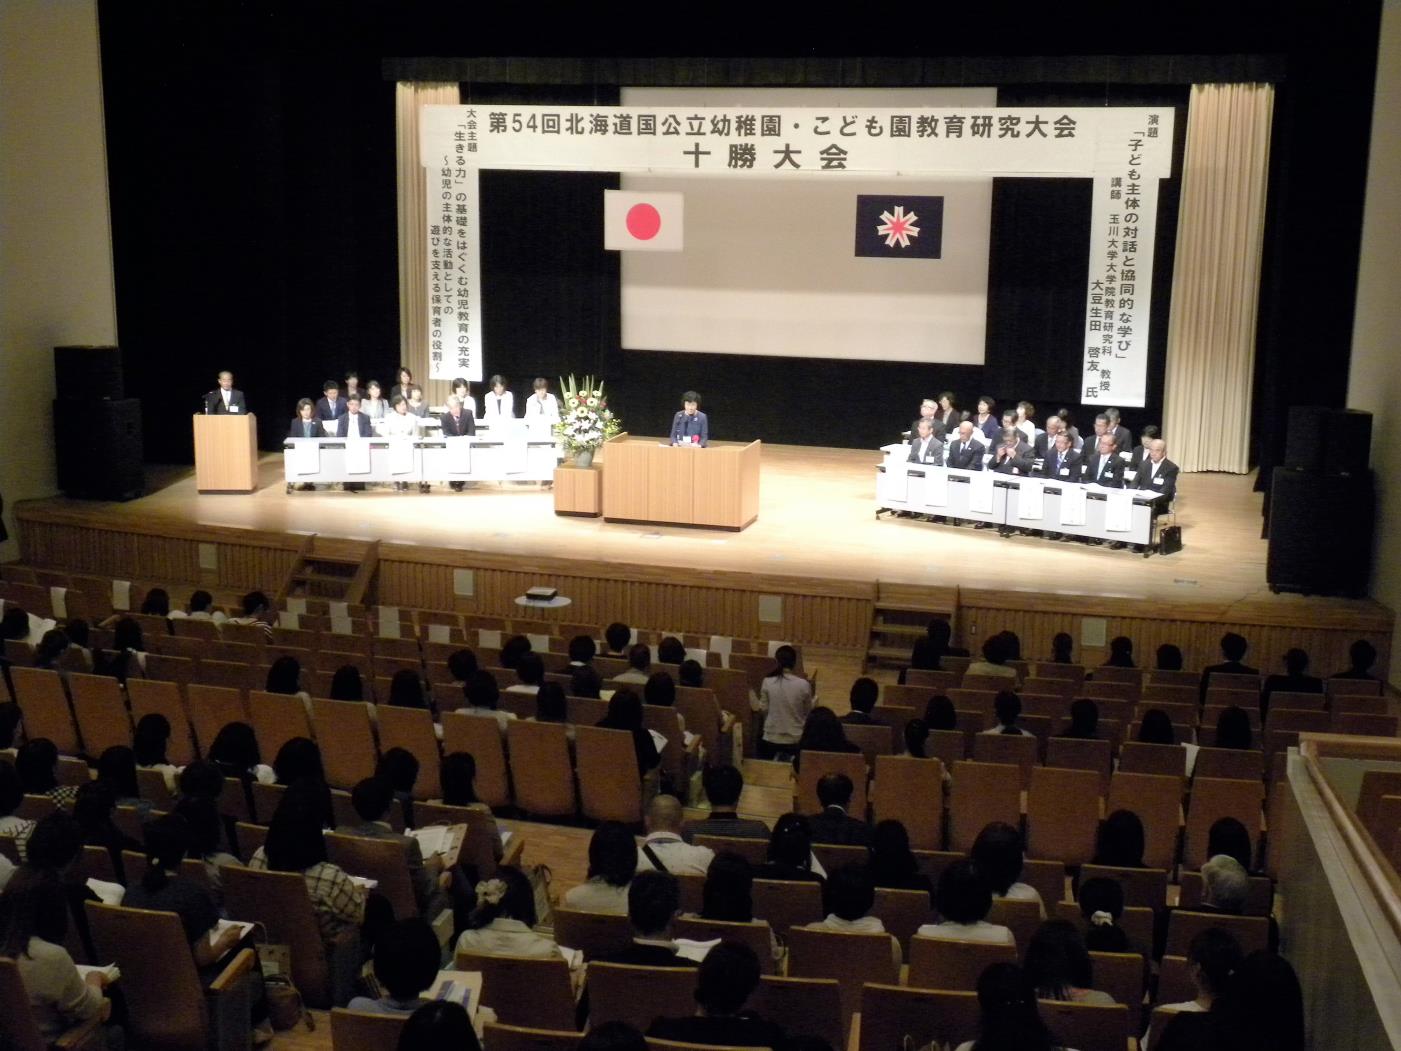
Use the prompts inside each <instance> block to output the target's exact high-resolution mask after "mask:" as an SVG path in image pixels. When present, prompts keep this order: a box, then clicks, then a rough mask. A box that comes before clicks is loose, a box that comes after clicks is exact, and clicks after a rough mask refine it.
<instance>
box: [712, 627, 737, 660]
mask: <svg viewBox="0 0 1401 1051" xmlns="http://www.w3.org/2000/svg"><path fill="white" fill-rule="evenodd" d="M733 647H734V640H733V639H732V638H730V637H729V636H728V635H712V636H710V648H711V649H712V650H714V651H715V652H716V653H718V654H720V665H721V666H722V667H725V668H728V667H729V666H730V651H731V650H732V649H733Z"/></svg>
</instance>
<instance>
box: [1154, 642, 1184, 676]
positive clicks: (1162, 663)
mask: <svg viewBox="0 0 1401 1051" xmlns="http://www.w3.org/2000/svg"><path fill="white" fill-rule="evenodd" d="M1153 667H1154V669H1156V670H1157V671H1181V670H1182V650H1181V649H1180V648H1178V647H1177V646H1174V645H1173V644H1172V643H1170V642H1165V643H1163V644H1162V645H1161V646H1159V647H1158V652H1157V661H1156V662H1155V663H1154V665H1153Z"/></svg>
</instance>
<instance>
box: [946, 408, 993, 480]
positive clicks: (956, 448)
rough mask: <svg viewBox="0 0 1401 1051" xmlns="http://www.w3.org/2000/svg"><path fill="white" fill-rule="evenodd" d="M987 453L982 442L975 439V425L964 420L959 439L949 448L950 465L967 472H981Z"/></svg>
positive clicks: (960, 427)
mask: <svg viewBox="0 0 1401 1051" xmlns="http://www.w3.org/2000/svg"><path fill="white" fill-rule="evenodd" d="M986 451H987V449H986V448H985V447H984V446H983V444H982V443H981V442H978V441H975V440H974V439H973V424H972V423H970V422H969V421H968V420H964V421H963V422H962V423H960V424H959V425H958V439H957V440H956V441H954V442H953V443H952V444H951V445H950V446H949V455H948V465H949V466H950V467H958V468H962V469H963V470H965V471H981V470H982V469H983V453H985V452H986Z"/></svg>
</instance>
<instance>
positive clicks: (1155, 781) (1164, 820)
mask: <svg viewBox="0 0 1401 1051" xmlns="http://www.w3.org/2000/svg"><path fill="white" fill-rule="evenodd" d="M1115 810H1132V811H1133V812H1134V813H1135V814H1137V815H1138V817H1139V820H1140V821H1142V822H1143V832H1144V841H1145V842H1144V851H1143V863H1144V864H1145V865H1147V866H1148V867H1150V868H1159V869H1169V868H1172V866H1173V862H1174V861H1175V860H1176V857H1177V840H1178V833H1179V832H1180V831H1181V828H1182V779H1181V778H1180V777H1173V776H1163V775H1159V774H1136V773H1127V772H1125V771H1124V770H1122V769H1121V770H1116V771H1115V772H1114V776H1113V777H1111V778H1110V779H1109V798H1108V800H1107V801H1106V803H1105V813H1106V814H1109V813H1113V812H1114V811H1115Z"/></svg>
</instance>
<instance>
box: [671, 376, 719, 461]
mask: <svg viewBox="0 0 1401 1051" xmlns="http://www.w3.org/2000/svg"><path fill="white" fill-rule="evenodd" d="M681 406H682V408H681V411H680V412H678V413H677V414H676V415H675V416H673V417H672V418H671V444H672V445H699V446H700V447H701V448H704V447H705V446H707V445H709V444H710V420H709V419H707V418H706V415H705V413H703V412H701V411H700V395H699V394H697V393H696V392H695V391H693V390H688V391H687V392H686V393H685V394H683V395H681Z"/></svg>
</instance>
